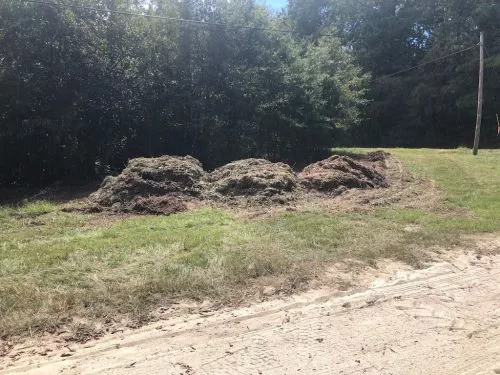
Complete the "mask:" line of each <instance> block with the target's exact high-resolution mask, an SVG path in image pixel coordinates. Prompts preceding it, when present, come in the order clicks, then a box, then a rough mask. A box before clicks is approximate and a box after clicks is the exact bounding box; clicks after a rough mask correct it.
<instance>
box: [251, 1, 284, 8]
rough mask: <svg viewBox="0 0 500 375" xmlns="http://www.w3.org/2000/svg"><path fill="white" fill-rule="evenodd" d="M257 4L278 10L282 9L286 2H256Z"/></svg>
mask: <svg viewBox="0 0 500 375" xmlns="http://www.w3.org/2000/svg"><path fill="white" fill-rule="evenodd" d="M257 1H258V2H259V3H262V4H267V5H268V6H270V7H271V8H273V9H275V10H280V9H281V8H284V7H285V5H286V3H287V0H257Z"/></svg>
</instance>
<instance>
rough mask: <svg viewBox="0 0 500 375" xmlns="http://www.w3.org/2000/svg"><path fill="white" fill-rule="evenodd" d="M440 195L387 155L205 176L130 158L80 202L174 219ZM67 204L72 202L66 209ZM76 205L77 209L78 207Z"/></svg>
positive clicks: (192, 166) (181, 163) (239, 164)
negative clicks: (194, 211) (219, 211)
mask: <svg viewBox="0 0 500 375" xmlns="http://www.w3.org/2000/svg"><path fill="white" fill-rule="evenodd" d="M438 199H439V193H438V191H437V189H436V188H435V187H434V186H433V184H432V182H431V181H427V180H422V179H417V178H415V177H413V176H412V175H411V174H410V173H409V172H408V171H406V170H405V169H404V168H403V166H402V165H401V163H400V162H399V161H398V160H397V159H396V158H395V157H393V156H392V155H390V154H388V153H385V152H382V151H378V152H374V153H370V154H367V155H334V156H332V157H330V158H328V159H326V160H323V161H319V162H317V163H314V164H311V165H309V166H307V167H306V168H304V169H303V170H302V171H300V172H298V173H296V172H295V171H293V170H292V168H291V167H290V166H288V165H287V164H283V163H271V162H269V161H267V160H263V159H246V160H240V161H236V162H233V163H230V164H227V165H225V166H222V167H220V168H218V169H216V170H214V171H213V172H211V173H208V172H205V171H204V170H203V168H202V165H201V163H200V162H199V161H198V160H196V159H194V158H192V157H189V156H187V157H172V156H164V157H161V158H154V159H146V158H140V159H134V160H131V161H130V162H129V164H128V166H127V167H126V168H125V169H124V171H123V172H122V173H121V174H120V175H118V176H117V177H107V178H106V179H105V180H104V182H103V183H102V185H101V187H100V188H99V190H98V191H97V192H95V193H94V194H92V195H91V196H90V198H89V200H87V201H86V202H85V204H84V209H85V210H89V211H107V212H122V213H123V212H124V213H131V212H133V213H139V214H141V213H142V214H144V213H145V214H172V213H175V212H180V211H184V210H188V209H190V208H193V207H200V206H204V205H212V206H223V207H237V208H246V209H247V210H248V211H250V212H253V211H260V212H261V213H262V212H267V211H273V212H274V211H279V210H295V209H310V208H321V209H330V210H333V211H352V210H355V211H362V210H367V209H371V208H373V207H375V206H388V205H396V206H400V207H421V206H425V207H432V206H433V205H434V204H435V202H436V201H437V200H438ZM70 206H71V204H70ZM76 207H77V208H81V206H78V205H76Z"/></svg>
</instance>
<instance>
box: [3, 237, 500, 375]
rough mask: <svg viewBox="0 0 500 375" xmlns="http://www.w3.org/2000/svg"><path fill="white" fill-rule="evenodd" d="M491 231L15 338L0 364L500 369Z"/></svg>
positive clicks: (79, 368)
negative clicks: (144, 315)
mask: <svg viewBox="0 0 500 375" xmlns="http://www.w3.org/2000/svg"><path fill="white" fill-rule="evenodd" d="M481 240H482V241H481V242H478V243H477V245H475V246H474V248H475V247H476V246H477V249H476V250H477V251H466V250H464V249H457V250H456V251H453V252H452V253H450V254H448V255H447V256H446V258H445V261H440V262H439V263H435V264H433V265H432V266H431V267H430V268H427V269H424V270H418V271H415V270H413V269H411V268H410V267H408V266H407V265H404V264H400V263H395V262H392V261H388V260H381V261H379V262H378V264H377V267H376V268H367V267H365V266H363V265H359V267H357V266H356V265H354V266H353V265H352V264H350V263H349V262H348V261H346V262H345V263H339V264H336V265H335V266H334V267H333V268H332V270H331V271H332V274H331V275H327V276H330V277H332V278H333V277H339V276H341V277H343V278H345V279H346V280H347V282H348V283H350V284H351V285H350V289H351V291H349V292H346V291H343V289H344V288H342V283H329V284H326V285H327V286H323V288H321V289H317V290H311V291H308V292H306V293H304V294H299V295H293V296H288V295H287V296H283V295H282V296H280V297H279V298H272V299H270V300H267V299H264V300H263V302H260V303H249V304H248V305H244V306H239V307H237V308H226V309H220V310H218V311H215V310H214V309H213V308H212V307H210V306H208V305H209V304H208V303H203V305H207V306H206V308H202V307H203V305H202V306H199V309H193V310H192V311H189V310H188V311H186V310H183V311H182V312H181V311H178V310H176V308H173V309H168V313H167V314H165V316H164V319H162V320H160V321H156V322H154V323H151V324H150V325H147V326H145V327H142V328H140V329H137V330H132V329H127V328H123V329H116V330H113V331H107V333H106V334H105V337H103V338H101V339H100V340H90V341H87V337H86V336H85V340H82V341H81V342H82V343H81V344H77V343H69V342H67V341H66V339H65V335H64V333H61V334H59V335H58V336H56V337H53V336H51V337H49V336H47V337H44V338H40V339H36V340H35V339H33V340H32V341H31V342H25V343H23V344H22V345H11V346H10V348H5V349H6V350H5V352H4V355H6V357H4V362H3V363H2V364H1V365H0V373H6V374H7V373H26V372H29V373H36V374H46V373H57V372H61V373H66V372H68V373H73V372H75V373H77V372H78V373H80V372H82V373H89V374H90V373H103V374H108V373H109V374H111V373H113V374H128V373H137V374H139V373H141V374H142V373H158V372H161V371H165V369H167V371H168V370H171V371H178V372H179V373H180V372H182V371H179V370H180V369H182V370H183V371H187V369H190V370H189V371H191V370H192V371H193V373H207V374H217V373H222V372H227V373H235V372H238V371H243V370H245V371H248V372H250V373H251V372H255V373H259V372H260V373H264V374H265V373H273V374H289V373H294V372H297V371H298V370H300V372H301V373H305V374H316V373H325V374H326V373H339V372H342V371H346V370H348V371H349V372H351V373H361V372H363V373H364V372H366V373H373V374H375V373H377V374H378V373H383V372H384V371H387V370H388V371H391V372H393V373H405V374H406V373H407V374H421V373H436V374H438V373H439V374H443V375H444V374H450V375H451V374H458V373H460V374H462V373H463V374H479V373H481V374H483V373H484V374H487V373H495V370H496V369H497V368H498V362H497V360H496V359H497V358H498V353H499V350H500V341H499V340H498V338H499V337H500V336H499V325H498V308H499V303H498V298H495V296H496V295H497V294H498V290H497V289H498V288H497V287H496V285H497V283H498V282H499V281H500V279H499V275H500V273H499V271H500V258H499V257H498V255H493V254H491V255H483V256H482V257H479V254H481V249H482V247H483V246H484V245H485V244H486V245H487V247H488V248H489V247H493V248H495V249H496V250H497V252H498V249H499V248H498V237H494V236H491V237H485V238H481ZM353 267H354V268H355V269H356V271H355V272H353ZM353 287H355V289H354V290H352V288H353ZM186 307H187V306H186ZM178 313H180V314H178ZM395 332H397V333H398V334H397V335H395V334H394V333H395ZM83 334H84V335H85V332H83ZM162 345H163V346H164V345H167V346H168V350H167V352H168V355H166V354H165V353H166V352H165V351H158V347H160V346H162ZM332 347H334V348H338V350H337V356H334V357H332V356H331V355H329V353H330V354H331V348H332ZM290 353H293V354H294V356H292V357H293V358H294V359H292V360H291V359H290V358H292V357H290ZM295 357H297V358H295ZM429 358H431V359H432V361H429V360H428V359H429ZM457 358H458V359H460V358H461V359H462V360H457ZM2 371H3V372H2ZM183 373H187V372H183Z"/></svg>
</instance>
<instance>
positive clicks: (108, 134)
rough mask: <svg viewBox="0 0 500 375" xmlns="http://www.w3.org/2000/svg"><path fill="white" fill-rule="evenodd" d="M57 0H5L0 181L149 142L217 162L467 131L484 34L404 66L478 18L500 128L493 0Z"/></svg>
mask: <svg viewBox="0 0 500 375" xmlns="http://www.w3.org/2000/svg"><path fill="white" fill-rule="evenodd" d="M54 1H55V4H58V5H59V6H51V5H47V4H41V3H36V2H23V1H21V0H4V1H2V2H1V3H0V87H1V90H0V184H32V185H42V184H48V183H52V182H55V181H84V180H93V179H96V178H100V177H102V176H103V175H106V174H110V173H115V172H116V171H119V170H120V169H121V168H122V167H123V165H124V163H125V162H126V161H127V160H128V159H130V158H132V157H137V156H157V155H162V154H177V155H186V154H190V155H192V156H195V157H197V158H199V159H200V160H201V161H202V162H203V163H204V165H205V166H206V167H207V168H214V167H216V166H218V165H220V164H223V163H225V162H228V161H232V160H235V159H239V158H246V157H265V158H268V159H270V160H275V161H285V162H288V163H291V164H294V165H299V164H303V163H306V162H308V161H311V160H313V159H317V158H319V157H321V156H322V155H323V154H324V153H325V151H326V150H328V148H330V147H332V146H335V145H367V146H431V147H451V146H457V145H468V144H469V143H470V142H471V139H472V136H473V130H474V119H475V111H476V108H475V106H476V102H477V70H478V51H477V49H471V50H468V51H466V52H463V53H459V54H455V55H452V56H450V57H449V58H447V59H444V60H439V61H438V62H436V63H433V64H428V65H425V66H422V67H421V68H418V69H414V70H411V71H407V72H404V73H401V74H397V75H392V74H393V73H395V72H399V71H402V70H405V69H406V68H408V67H412V66H415V65H419V64H421V63H425V62H427V61H430V60H433V59H436V58H438V57H440V56H444V55H447V54H450V53H453V52H455V51H457V50H461V49H465V48H468V47H469V46H472V47H473V46H474V45H475V44H477V42H478V40H479V30H482V31H485V33H486V37H487V42H486V50H487V53H488V56H489V57H487V59H486V85H485V118H484V122H485V125H486V126H485V130H484V131H483V141H484V142H485V143H484V144H489V145H494V144H495V142H496V139H495V136H496V128H495V127H494V123H495V121H496V120H495V113H496V111H498V112H500V98H499V96H500V78H499V76H500V58H499V55H500V44H499V43H498V42H499V41H500V22H498V20H499V16H500V13H499V5H498V2H497V1H496V0H494V1H492V0H488V1H486V0H482V1H477V0H474V1H473V0H289V4H288V7H287V8H286V9H285V10H283V11H281V12H272V11H270V10H268V9H267V8H266V7H265V6H263V5H260V4H259V3H257V2H256V1H254V0H231V1H230V2H229V1H227V0H183V1H177V0H155V1H151V0H150V1H143V0H78V1H76V0H67V1H64V2H62V1H59V0H54ZM133 14H145V15H148V16H150V17H141V16H135V15H133ZM182 20H196V21H201V22H197V23H193V22H185V21H182Z"/></svg>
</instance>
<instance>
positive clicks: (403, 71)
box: [381, 44, 478, 78]
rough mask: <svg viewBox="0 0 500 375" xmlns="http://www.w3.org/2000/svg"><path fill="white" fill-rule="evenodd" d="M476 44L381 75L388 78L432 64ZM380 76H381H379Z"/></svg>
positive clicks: (472, 47)
mask: <svg viewBox="0 0 500 375" xmlns="http://www.w3.org/2000/svg"><path fill="white" fill-rule="evenodd" d="M477 46H478V44H474V45H473V46H471V47H468V48H465V49H462V50H460V51H456V52H452V53H450V54H448V55H445V56H441V57H438V58H437V59H434V60H430V61H426V62H424V63H422V64H418V65H415V66H412V67H411V68H407V69H403V70H400V71H399V72H396V73H392V74H388V75H385V76H383V77H385V78H389V77H394V76H397V75H398V74H402V73H406V72H409V71H412V70H414V69H418V68H420V67H422V66H426V65H429V64H432V63H435V62H437V61H441V60H444V59H447V58H448V57H450V56H455V55H458V54H460V53H462V52H467V51H470V50H471V49H474V48H476V47H477ZM381 78H382V77H381Z"/></svg>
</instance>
